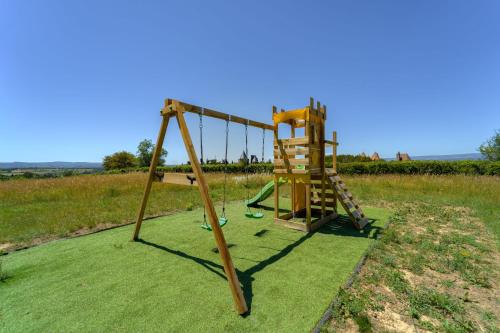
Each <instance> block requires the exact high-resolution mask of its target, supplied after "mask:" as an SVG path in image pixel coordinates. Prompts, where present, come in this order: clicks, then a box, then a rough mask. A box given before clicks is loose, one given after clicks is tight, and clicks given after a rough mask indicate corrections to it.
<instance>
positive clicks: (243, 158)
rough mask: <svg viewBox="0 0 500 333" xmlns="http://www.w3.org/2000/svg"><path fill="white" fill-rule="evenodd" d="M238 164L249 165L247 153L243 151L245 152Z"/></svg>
mask: <svg viewBox="0 0 500 333" xmlns="http://www.w3.org/2000/svg"><path fill="white" fill-rule="evenodd" d="M238 162H239V163H241V164H248V156H247V154H246V153H245V151H243V152H242V153H241V156H240V158H239V160H238Z"/></svg>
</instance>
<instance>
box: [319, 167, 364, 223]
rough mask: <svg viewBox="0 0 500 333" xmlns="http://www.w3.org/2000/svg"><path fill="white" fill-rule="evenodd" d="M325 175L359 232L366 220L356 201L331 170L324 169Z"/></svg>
mask: <svg viewBox="0 0 500 333" xmlns="http://www.w3.org/2000/svg"><path fill="white" fill-rule="evenodd" d="M326 175H327V179H328V181H329V183H330V185H331V187H332V188H333V191H334V192H335V193H336V195H337V198H338V199H339V201H340V204H341V205H342V207H344V209H345V211H346V212H347V214H348V215H349V217H350V218H351V220H352V223H353V224H354V226H355V227H356V228H357V229H359V230H361V229H363V228H364V227H365V226H366V224H367V223H368V219H367V218H366V217H365V214H364V213H363V211H362V210H361V207H360V206H359V203H358V201H356V200H355V199H354V197H353V196H352V193H351V192H349V190H348V189H347V186H346V185H345V183H344V182H343V181H342V179H340V177H339V176H338V175H337V174H336V173H334V172H333V170H332V169H326Z"/></svg>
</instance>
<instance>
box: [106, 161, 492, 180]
mask: <svg viewBox="0 0 500 333" xmlns="http://www.w3.org/2000/svg"><path fill="white" fill-rule="evenodd" d="M331 166H332V165H331V163H330V164H328V163H327V167H331ZM157 169H158V171H163V172H183V173H189V172H193V171H192V168H191V166H190V165H187V164H183V165H174V166H160V167H158V168H157ZM202 169H203V171H205V172H224V164H222V163H219V164H204V165H203V166H202ZM273 169H274V166H273V164H272V163H256V164H250V165H249V166H248V172H249V173H272V172H273ZM148 170H149V168H147V167H136V168H129V169H119V170H110V171H108V173H124V172H129V171H141V172H148ZM227 171H228V173H244V172H245V166H244V165H242V164H237V163H234V164H228V165H227ZM337 171H338V173H339V174H345V175H384V174H401V175H456V174H464V175H491V176H499V175H500V162H490V161H388V162H385V161H377V162H371V163H366V162H352V163H339V164H338V165H337Z"/></svg>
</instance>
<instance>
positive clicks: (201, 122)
mask: <svg viewBox="0 0 500 333" xmlns="http://www.w3.org/2000/svg"><path fill="white" fill-rule="evenodd" d="M204 111H205V109H204V108H201V112H200V113H199V114H198V116H199V117H200V125H199V126H200V164H203V113H204Z"/></svg>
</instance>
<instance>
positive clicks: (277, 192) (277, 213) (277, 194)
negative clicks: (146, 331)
mask: <svg viewBox="0 0 500 333" xmlns="http://www.w3.org/2000/svg"><path fill="white" fill-rule="evenodd" d="M275 113H278V110H277V108H276V106H274V105H273V115H274V114H275ZM273 134H274V141H275V142H277V141H278V124H274V126H273ZM273 149H274V145H273ZM278 149H279V147H278ZM273 173H274V171H273ZM279 216H280V186H279V176H278V175H276V174H274V217H275V218H278V217H279Z"/></svg>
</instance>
